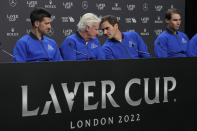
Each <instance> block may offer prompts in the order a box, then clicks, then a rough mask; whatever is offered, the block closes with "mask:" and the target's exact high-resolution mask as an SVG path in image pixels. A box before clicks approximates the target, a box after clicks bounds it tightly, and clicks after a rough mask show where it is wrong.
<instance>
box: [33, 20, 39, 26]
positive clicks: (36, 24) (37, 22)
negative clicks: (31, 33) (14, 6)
mask: <svg viewBox="0 0 197 131" xmlns="http://www.w3.org/2000/svg"><path fill="white" fill-rule="evenodd" d="M39 24H40V22H39V21H38V20H36V21H35V22H34V27H35V28H38V26H39Z"/></svg>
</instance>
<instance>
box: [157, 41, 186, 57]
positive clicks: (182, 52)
mask: <svg viewBox="0 0 197 131" xmlns="http://www.w3.org/2000/svg"><path fill="white" fill-rule="evenodd" d="M157 44H158V45H159V47H161V48H162V49H163V50H166V51H170V52H172V53H175V54H180V53H181V54H184V53H185V52H184V51H180V52H177V51H174V50H170V49H168V48H164V47H163V46H161V44H160V42H158V43H157ZM179 56H181V55H179Z"/></svg>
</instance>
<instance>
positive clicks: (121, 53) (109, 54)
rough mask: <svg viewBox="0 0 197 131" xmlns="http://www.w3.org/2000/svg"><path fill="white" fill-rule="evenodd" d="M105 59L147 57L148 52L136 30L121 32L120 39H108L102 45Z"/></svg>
mask: <svg viewBox="0 0 197 131" xmlns="http://www.w3.org/2000/svg"><path fill="white" fill-rule="evenodd" d="M102 48H103V50H104V52H105V56H106V59H136V58H149V57H150V54H149V53H148V49H147V46H146V44H145V43H144V41H143V40H142V38H141V37H140V36H139V35H138V34H137V33H136V32H133V31H131V32H123V33H122V41H117V40H115V39H108V40H107V41H106V42H105V43H104V45H103V46H102Z"/></svg>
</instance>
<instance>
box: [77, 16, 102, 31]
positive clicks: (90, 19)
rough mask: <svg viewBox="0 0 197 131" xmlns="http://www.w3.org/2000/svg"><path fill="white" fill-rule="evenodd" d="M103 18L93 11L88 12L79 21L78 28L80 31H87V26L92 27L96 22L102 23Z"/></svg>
mask: <svg viewBox="0 0 197 131" xmlns="http://www.w3.org/2000/svg"><path fill="white" fill-rule="evenodd" d="M100 22H101V19H100V18H99V17H97V16H96V15H95V14H93V13H86V14H84V15H83V16H82V17H81V19H80V21H79V23H78V24H77V27H78V30H79V31H83V32H84V31H85V28H86V26H89V27H92V26H93V25H94V24H96V23H98V24H99V23H100Z"/></svg>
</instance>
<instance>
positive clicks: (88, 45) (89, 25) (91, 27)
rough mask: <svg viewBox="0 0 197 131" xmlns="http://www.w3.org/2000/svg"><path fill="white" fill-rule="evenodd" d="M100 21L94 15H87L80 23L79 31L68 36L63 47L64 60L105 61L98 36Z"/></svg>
mask: <svg viewBox="0 0 197 131" xmlns="http://www.w3.org/2000/svg"><path fill="white" fill-rule="evenodd" d="M99 23H100V19H99V18H98V17H97V16H96V15H94V14H92V13H86V14H84V15H83V16H82V18H81V19H80V21H79V23H78V25H77V26H78V31H77V32H76V33H75V34H72V35H71V36H68V37H67V38H66V39H65V40H64V42H63V43H62V45H61V52H62V56H63V59H64V60H90V59H93V60H99V59H105V54H104V52H103V51H102V48H101V46H100V42H99V40H98V39H97V38H96V35H98V33H99V32H98V29H99Z"/></svg>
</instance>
